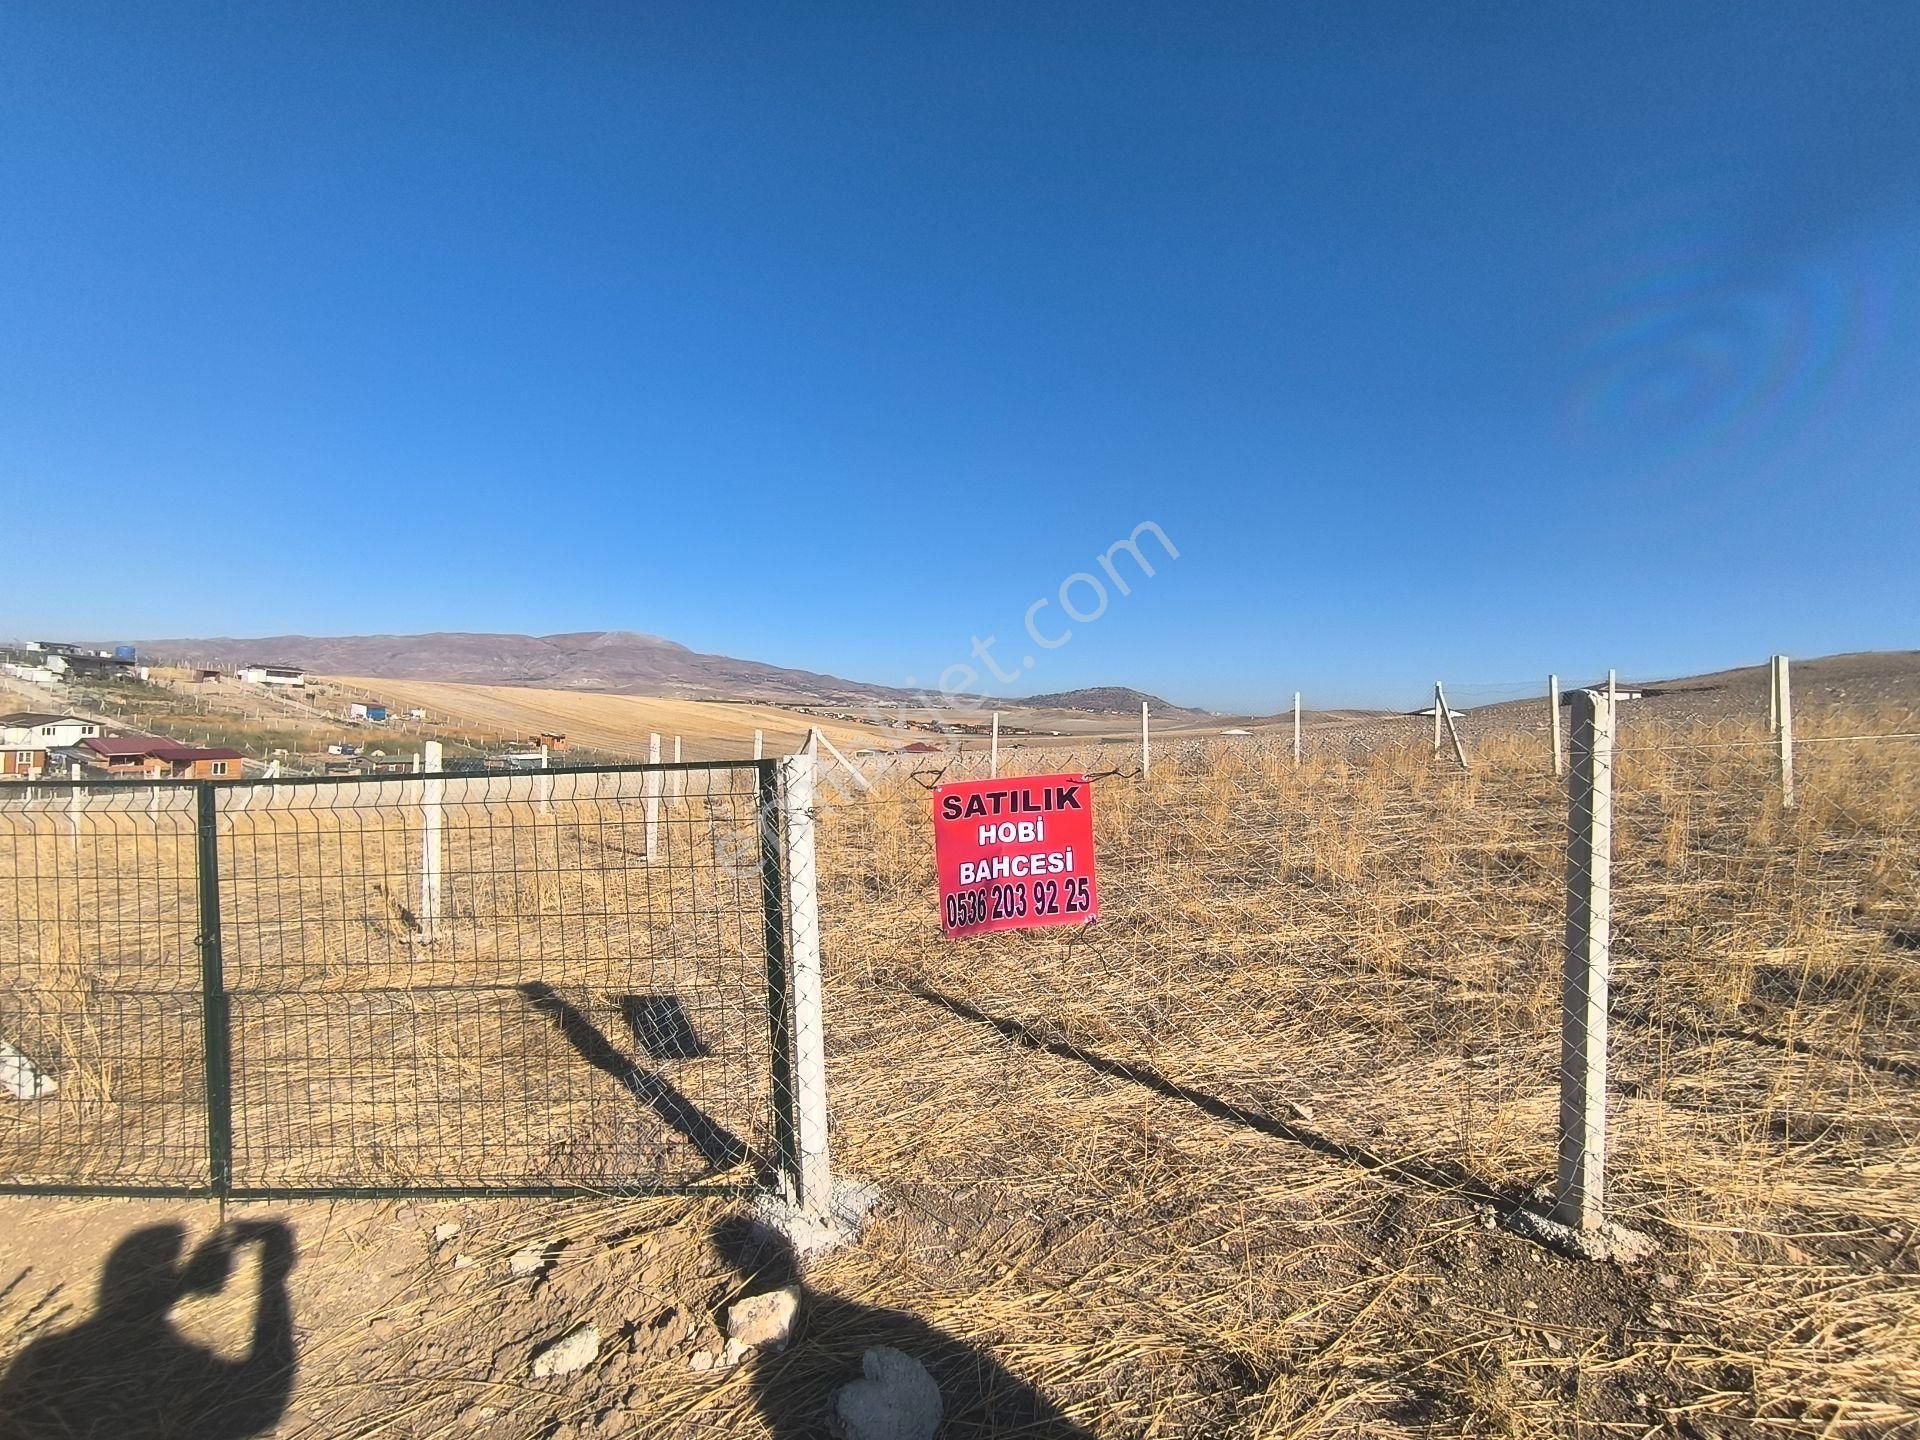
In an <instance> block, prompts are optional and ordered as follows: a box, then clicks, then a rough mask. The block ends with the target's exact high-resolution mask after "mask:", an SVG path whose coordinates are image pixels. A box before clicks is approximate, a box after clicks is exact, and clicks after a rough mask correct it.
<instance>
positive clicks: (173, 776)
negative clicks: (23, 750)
mask: <svg viewBox="0 0 1920 1440" xmlns="http://www.w3.org/2000/svg"><path fill="white" fill-rule="evenodd" d="M60 757H61V758H64V759H66V760H67V761H68V762H69V765H70V766H71V767H73V768H74V769H75V770H76V773H78V772H91V773H93V774H96V775H105V776H107V777H108V778H109V779H119V778H126V779H139V780H236V779H238V778H239V777H240V774H241V771H242V769H243V767H244V762H245V759H246V757H245V756H244V755H242V754H241V753H240V751H238V750H232V749H228V748H226V747H225V746H219V747H214V748H210V749H209V748H202V747H200V746H195V745H182V744H181V743H180V742H179V741H177V740H161V739H156V738H154V737H153V736H149V735H95V736H93V737H91V738H90V739H86V740H82V741H81V742H80V743H79V744H77V745H72V746H69V747H67V748H66V749H65V750H63V751H61V752H60Z"/></svg>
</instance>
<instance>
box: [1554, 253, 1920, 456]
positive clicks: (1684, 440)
mask: <svg viewBox="0 0 1920 1440" xmlns="http://www.w3.org/2000/svg"><path fill="white" fill-rule="evenodd" d="M1621 241H1622V243H1621V245H1620V247H1619V251H1618V252H1617V254H1618V259H1617V261H1616V264H1615V265H1614V266H1613V267H1612V268H1611V273H1610V274H1606V275H1603V276H1602V277H1601V278H1600V279H1599V281H1598V283H1597V284H1596V285H1595V287H1594V290H1595V307H1594V308H1595V309H1596V311H1597V312H1598V314H1597V317H1596V319H1595V321H1594V323H1593V324H1592V325H1591V326H1590V327H1589V328H1588V329H1587V331H1586V333H1585V334H1584V335H1582V336H1581V337H1580V339H1579V341H1578V343H1577V344H1576V346H1575V359H1574V383H1573V386H1572V393H1571V403H1570V407H1569V410H1570V420H1571V428H1572V430H1573V432H1574V435H1575V437H1576V438H1577V439H1579V440H1582V441H1585V442H1587V443H1593V444H1604V445H1609V446H1624V447H1630V448H1641V447H1647V448H1652V449H1656V450H1660V451H1666V452H1680V451H1691V450H1696V449H1703V448H1716V449H1720V448H1737V447H1741V446H1745V445H1750V444H1754V443H1756V442H1759V443H1766V444H1770V445H1777V444H1781V443H1785V442H1788V441H1790V440H1792V439H1793V438H1795V437H1796V436H1798V435H1801V434H1803V433H1805V432H1806V430H1807V429H1808V428H1809V427H1810V426H1812V425H1814V424H1816V423H1818V422H1819V421H1820V420H1822V419H1823V418H1824V417H1825V416H1826V415H1827V414H1828V413H1829V412H1830V411H1831V410H1832V409H1833V408H1834V407H1835V406H1836V405H1838V404H1839V403H1840V402H1841V401H1842V399H1843V398H1844V396H1845V395H1846V394H1847V392H1848V391H1849V390H1850V389H1851V388H1852V386H1853V384H1854V382H1855V381H1857V379H1858V377H1859V375H1860V373H1861V372H1862V371H1863V370H1864V369H1865V368H1866V366H1867V365H1868V363H1869V361H1870V359H1871V356H1872V355H1873V353H1874V352H1875V350H1876V349H1877V342H1878V340H1879V339H1880V336H1881V332H1882V331H1883V330H1884V321H1885V318H1886V316H1887V315H1888V313H1889V312H1890V310H1891V308H1892V300H1891V293H1892V289H1893V287H1892V285H1891V284H1890V283H1889V277H1888V274H1887V267H1886V266H1885V265H1884V263H1876V257H1875V255H1874V253H1873V251H1872V250H1871V249H1869V248H1867V247H1863V246H1855V247H1840V248H1836V249H1833V250H1830V251H1828V252H1827V253H1826V254H1824V255H1822V256H1821V257H1819V258H1818V259H1815V258H1811V257H1802V258H1801V259H1800V260H1799V261H1798V262H1797V263H1795V264H1792V265H1790V266H1788V265H1771V264H1766V263H1764V262H1762V261H1759V260H1756V259H1755V258H1754V257H1752V256H1751V255H1749V254H1747V253H1744V251H1743V247H1741V246H1740V245H1738V244H1737V243H1735V242H1734V241H1733V239H1732V237H1730V236H1729V235H1728V234H1727V233H1726V232H1725V231H1724V229H1722V228H1721V227H1716V226H1713V225H1711V224H1704V223H1695V224H1686V223H1678V224H1675V223H1667V224H1657V223H1654V224H1642V225H1640V226H1637V227H1634V228H1633V229H1630V230H1628V231H1627V232H1625V233H1623V234H1622V235H1621Z"/></svg>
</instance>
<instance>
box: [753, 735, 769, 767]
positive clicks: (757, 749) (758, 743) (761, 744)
mask: <svg viewBox="0 0 1920 1440" xmlns="http://www.w3.org/2000/svg"><path fill="white" fill-rule="evenodd" d="M766 748H767V737H766V736H765V735H763V734H762V733H761V732H760V731H758V730H756V731H754V732H753V758H754V759H756V760H760V759H764V758H765V756H766Z"/></svg>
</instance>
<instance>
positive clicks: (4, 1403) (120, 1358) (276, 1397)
mask: <svg viewBox="0 0 1920 1440" xmlns="http://www.w3.org/2000/svg"><path fill="white" fill-rule="evenodd" d="M255 1244H257V1245H258V1246H259V1290H258V1294H257V1295H256V1297H255V1301H254V1311H253V1323H252V1334H251V1339H250V1343H249V1345H248V1348H247V1352H246V1354H245V1355H244V1356H242V1357H240V1358H238V1359H233V1360H229V1359H226V1358H224V1357H223V1356H221V1355H218V1354H216V1353H215V1352H214V1351H212V1350H210V1349H208V1348H207V1347H205V1346H203V1345H199V1344H196V1343H194V1342H193V1341H191V1340H189V1339H188V1338H187V1337H186V1336H184V1335H183V1334H181V1332H180V1330H179V1328H178V1327H177V1326H176V1325H175V1323H174V1320H173V1316H172V1311H173V1309H174V1307H175V1306H176V1305H178V1304H179V1303H180V1302H181V1301H182V1300H185V1299H186V1298H188V1297H189V1296H193V1295H214V1294H218V1293H220V1292H221V1291H222V1290H224V1289H225V1288H226V1286H227V1282H228V1280H229V1278H230V1277H231V1276H232V1273H233V1266H234V1260H235V1257H236V1255H237V1254H238V1253H239V1252H240V1251H241V1249H242V1248H243V1247H245V1246H248V1245H255ZM185 1252H186V1228H185V1227H184V1226H182V1225H177V1224H167V1225H153V1226H148V1227H147V1228H145V1229H141V1230H135V1231H133V1232H132V1233H131V1234H129V1235H127V1236H125V1237H124V1238H123V1239H122V1240H121V1241H120V1243H119V1244H117V1245H116V1246H114V1248H113V1252H112V1253H111V1254H110V1255H109V1256H108V1257H107V1260H106V1263H105V1265H104V1266H102V1268H101V1273H100V1294H99V1300H98V1303H97V1304H96V1305H95V1307H94V1312H93V1314H92V1316H91V1317H89V1318H88V1319H86V1320H84V1321H82V1322H81V1323H80V1324H78V1325H75V1326H73V1327H72V1328H71V1329H68V1330H63V1331H59V1332H56V1333H55V1334H52V1335H47V1336H43V1337H42V1338H40V1339H38V1340H35V1341H34V1342H33V1343H32V1344H30V1345H29V1346H27V1348H26V1349H25V1350H23V1351H21V1352H20V1354H19V1355H18V1356H17V1357H16V1358H15V1360H14V1362H13V1364H12V1365H11V1366H10V1367H9V1368H8V1370H7V1373H6V1376H5V1378H4V1379H0V1440H74V1437H80V1436H97V1437H101V1440H105V1437H108V1436H111V1437H113V1440H186V1437H193V1440H244V1437H246V1436H251V1435H263V1434H265V1433H267V1432H268V1431H269V1430H271V1429H272V1428H273V1427H274V1426H275V1425H276V1424H277V1423H278V1422H279V1420H280V1417H281V1415H282V1414H284V1413H285V1411H286V1408H287V1400H288V1397H289V1396H290V1395H291V1394H292V1391H293V1381H294V1375H295V1372H296V1368H297V1361H296V1359H295V1356H294V1345H293V1305H292V1301H291V1299H290V1298H289V1296H288V1293H287V1276H288V1274H289V1272H290V1271H291V1270H292V1269H293V1257H294V1247H293V1235H292V1232H291V1231H290V1230H288V1228H287V1227H286V1226H285V1225H284V1224H282V1223H280V1222H279V1221H259V1222H242V1223H239V1224H233V1225H228V1226H226V1227H224V1228H222V1229H221V1230H219V1231H217V1232H216V1233H215V1234H214V1235H213V1236H211V1237H210V1238H209V1239H207V1240H206V1241H205V1242H204V1243H202V1244H201V1245H200V1246H198V1247H197V1248H196V1249H195V1250H194V1251H193V1253H192V1254H191V1255H187V1254H186V1253H185Z"/></svg>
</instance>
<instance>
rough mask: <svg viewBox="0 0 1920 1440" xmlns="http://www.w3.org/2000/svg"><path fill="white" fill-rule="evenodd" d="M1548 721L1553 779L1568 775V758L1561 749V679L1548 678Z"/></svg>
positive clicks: (1554, 676)
mask: <svg viewBox="0 0 1920 1440" xmlns="http://www.w3.org/2000/svg"><path fill="white" fill-rule="evenodd" d="M1547 721H1548V724H1549V725H1550V726H1551V727H1552V729H1553V778H1554V779H1556V780H1558V779H1559V778H1560V777H1561V776H1562V775H1564V774H1566V773H1567V762H1566V757H1565V756H1564V755H1563V754H1562V753H1561V749H1560V677H1559V676H1558V675H1549V676H1547Z"/></svg>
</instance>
